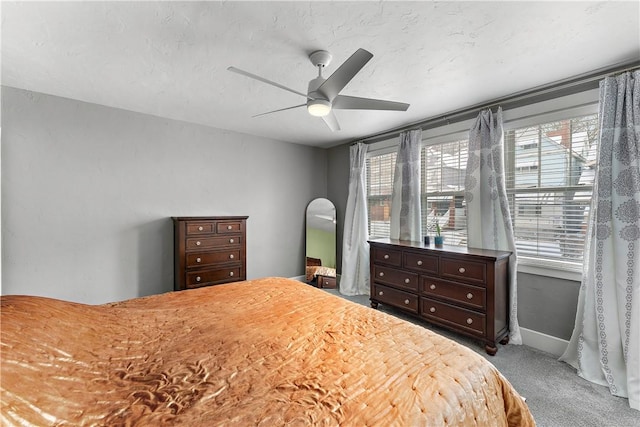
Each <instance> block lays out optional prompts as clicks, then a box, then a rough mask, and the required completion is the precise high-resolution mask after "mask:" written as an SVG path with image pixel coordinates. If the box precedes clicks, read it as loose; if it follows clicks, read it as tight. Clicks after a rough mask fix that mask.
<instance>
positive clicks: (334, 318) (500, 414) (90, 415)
mask: <svg viewBox="0 0 640 427" xmlns="http://www.w3.org/2000/svg"><path fill="white" fill-rule="evenodd" d="M0 310H1V311H0V312H1V316H2V318H1V347H0V348H1V371H0V374H1V377H0V378H1V379H0V391H1V396H0V398H1V411H2V412H1V421H2V425H4V426H13V425H15V426H18V425H36V426H50V425H53V426H128V425H136V426H163V425H183V426H310V425H312V426H338V425H340V426H385V427H387V426H519V427H526V426H531V425H535V423H534V421H533V418H532V416H531V414H530V412H529V410H528V409H527V407H526V404H525V403H524V401H523V400H522V398H521V397H520V396H519V395H518V393H517V392H516V391H515V390H514V389H513V387H512V386H511V385H510V384H509V382H508V381H507V380H506V379H505V378H504V377H503V376H502V375H501V374H500V373H499V372H498V371H497V369H496V368H495V367H494V366H493V365H492V364H490V363H489V362H487V361H486V360H485V359H484V358H483V357H482V356H480V355H479V354H476V353H475V352H473V351H472V350H470V349H468V348H466V347H464V346H462V345H459V344H457V343H455V342H453V341H451V340H449V339H446V338H444V337H442V336H440V335H438V334H436V333H434V332H432V331H429V330H428V329H425V328H423V327H420V326H418V325H414V324H411V323H409V322H406V321H404V320H401V319H398V318H395V317H393V316H390V315H387V314H385V313H381V312H378V311H375V310H373V309H371V308H368V307H364V306H360V305H357V304H354V303H351V302H349V301H346V300H343V299H341V298H339V297H336V296H334V295H330V294H328V293H326V292H324V291H322V290H318V289H315V288H313V287H311V286H308V285H306V284H303V283H300V282H297V281H294V280H289V279H282V278H264V279H258V280H250V281H245V282H237V283H232V284H226V285H218V286H213V287H207V288H201V289H195V290H188V291H181V292H171V293H166V294H161V295H156V296H151V297H144V298H137V299H133V300H128V301H123V302H120V303H113V304H106V305H99V306H93V305H84V304H79V303H71V302H65V301H60V300H55V299H50V298H43V297H33V296H2V297H1V307H0Z"/></svg>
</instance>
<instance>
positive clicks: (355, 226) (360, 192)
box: [340, 142, 369, 295]
mask: <svg viewBox="0 0 640 427" xmlns="http://www.w3.org/2000/svg"><path fill="white" fill-rule="evenodd" d="M367 149H368V146H367V144H365V143H362V142H359V143H357V144H354V145H352V146H351V148H350V159H351V160H350V165H351V170H350V173H349V195H348V196H347V208H346V211H345V216H344V233H343V242H342V275H341V278H340V293H342V294H344V295H368V294H369V243H368V242H367V240H368V239H369V233H368V231H367V185H366V177H367V175H366V173H365V162H366V157H367Z"/></svg>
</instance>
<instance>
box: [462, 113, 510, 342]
mask: <svg viewBox="0 0 640 427" xmlns="http://www.w3.org/2000/svg"><path fill="white" fill-rule="evenodd" d="M503 146H504V132H503V129H502V109H501V108H499V109H498V113H497V114H496V115H495V116H494V114H493V113H492V112H491V110H489V109H487V110H483V111H481V112H480V114H479V115H478V118H477V119H476V121H475V123H474V125H473V127H472V128H471V131H470V132H469V157H468V159H467V172H466V176H465V199H466V202H467V246H468V247H470V248H483V249H493V250H502V251H511V256H510V257H509V342H510V343H511V344H522V337H521V336H520V326H519V325H518V304H517V301H518V295H517V262H518V261H517V257H516V244H515V238H514V235H513V224H512V222H511V214H510V212H509V200H508V199H507V190H506V187H505V173H504V157H503V151H504V148H503Z"/></svg>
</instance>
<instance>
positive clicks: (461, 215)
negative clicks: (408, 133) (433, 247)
mask: <svg viewBox="0 0 640 427" xmlns="http://www.w3.org/2000/svg"><path fill="white" fill-rule="evenodd" d="M468 147H469V141H468V140H463V141H454V142H446V143H444V144H437V145H426V146H425V147H423V148H422V156H421V161H422V172H421V179H422V183H421V186H420V188H421V190H422V200H421V209H422V235H423V236H424V235H427V234H428V235H431V236H433V235H435V230H436V221H437V223H438V224H439V225H440V229H441V232H442V235H443V236H444V238H445V242H446V243H447V244H448V245H463V246H466V244H467V214H466V207H465V203H464V178H465V174H466V169H467V157H468V154H469V149H468Z"/></svg>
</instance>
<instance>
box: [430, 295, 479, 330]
mask: <svg viewBox="0 0 640 427" xmlns="http://www.w3.org/2000/svg"><path fill="white" fill-rule="evenodd" d="M420 306H421V308H420V315H421V316H423V317H424V318H426V319H428V320H433V321H434V322H436V323H445V324H448V325H453V326H455V327H456V328H457V329H461V330H464V331H466V332H468V333H472V334H474V335H479V336H483V337H484V336H485V335H486V333H487V331H486V317H485V315H484V314H482V313H478V312H475V311H472V310H466V309H464V308H460V307H455V306H453V305H449V304H446V303H443V302H439V301H435V300H432V299H430V298H421V299H420Z"/></svg>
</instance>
